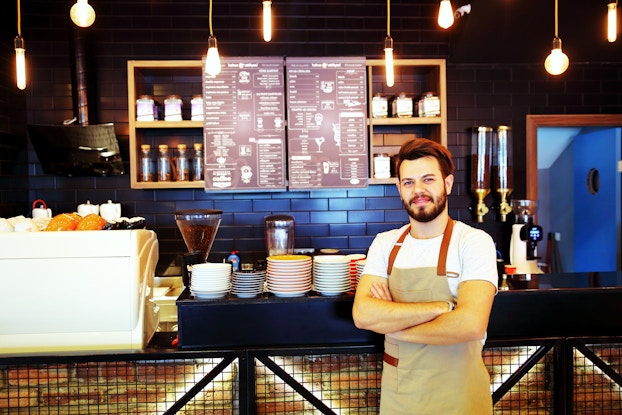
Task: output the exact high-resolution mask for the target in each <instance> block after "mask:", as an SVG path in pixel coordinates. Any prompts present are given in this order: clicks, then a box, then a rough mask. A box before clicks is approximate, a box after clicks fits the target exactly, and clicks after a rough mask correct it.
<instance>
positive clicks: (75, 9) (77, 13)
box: [69, 0, 95, 27]
mask: <svg viewBox="0 0 622 415" xmlns="http://www.w3.org/2000/svg"><path fill="white" fill-rule="evenodd" d="M69 16H70V17H71V20H72V21H73V22H74V23H75V24H76V25H77V26H80V27H89V26H90V25H92V24H93V22H94V21H95V10H93V7H91V5H90V4H89V2H88V0H77V1H76V4H74V5H73V6H71V10H69Z"/></svg>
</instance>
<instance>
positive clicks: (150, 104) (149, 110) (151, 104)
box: [136, 95, 157, 121]
mask: <svg viewBox="0 0 622 415" xmlns="http://www.w3.org/2000/svg"><path fill="white" fill-rule="evenodd" d="M156 118H157V117H156V109H155V101H154V100H153V97H152V96H151V95H141V96H140V97H139V98H138V99H137V100H136V121H155V120H156Z"/></svg>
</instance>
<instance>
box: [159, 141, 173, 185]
mask: <svg viewBox="0 0 622 415" xmlns="http://www.w3.org/2000/svg"><path fill="white" fill-rule="evenodd" d="M158 151H159V155H158V181H159V182H170V181H172V180H173V172H172V169H171V159H170V157H169V155H168V146H167V145H166V144H160V145H159V146H158Z"/></svg>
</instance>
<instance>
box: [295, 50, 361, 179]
mask: <svg viewBox="0 0 622 415" xmlns="http://www.w3.org/2000/svg"><path fill="white" fill-rule="evenodd" d="M286 73H287V115H288V116H287V123H288V125H287V128H288V134H287V136H288V138H287V145H288V165H289V167H288V172H289V174H288V179H289V188H290V189H313V188H341V187H366V186H367V177H368V168H369V157H368V148H367V146H368V144H367V143H368V140H367V95H366V67H365V58H364V57H333V58H317V57H316V58H287V60H286Z"/></svg>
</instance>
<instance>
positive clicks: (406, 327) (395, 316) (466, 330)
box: [352, 275, 495, 344]
mask: <svg viewBox="0 0 622 415" xmlns="http://www.w3.org/2000/svg"><path fill="white" fill-rule="evenodd" d="M494 296H495V287H494V286H493V285H492V284H490V283H489V282H487V281H466V282H463V283H462V284H461V285H460V287H459V288H458V300H457V303H456V307H455V309H454V310H453V311H450V308H449V305H448V304H447V302H445V301H432V302H420V303H398V302H394V301H393V300H392V298H391V293H390V292H389V288H388V284H387V280H386V279H385V278H381V277H377V276H373V275H363V276H362V277H361V280H360V281H359V284H358V287H357V290H356V296H355V298H354V307H353V309H352V316H353V318H354V324H355V325H356V327H358V328H361V329H366V330H371V331H375V332H377V333H381V334H386V335H388V336H390V337H394V338H396V339H400V340H404V341H407V342H412V343H421V344H454V343H462V342H466V341H470V340H481V339H482V338H484V335H485V333H486V328H487V326H488V318H489V316H490V310H491V308H492V303H493V300H494Z"/></svg>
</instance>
